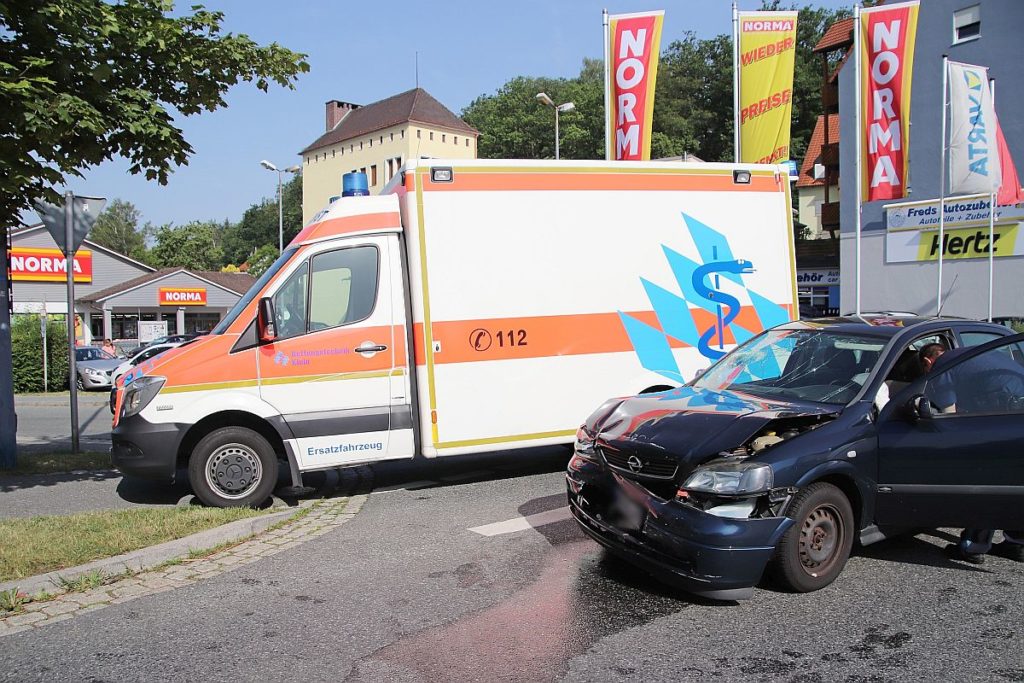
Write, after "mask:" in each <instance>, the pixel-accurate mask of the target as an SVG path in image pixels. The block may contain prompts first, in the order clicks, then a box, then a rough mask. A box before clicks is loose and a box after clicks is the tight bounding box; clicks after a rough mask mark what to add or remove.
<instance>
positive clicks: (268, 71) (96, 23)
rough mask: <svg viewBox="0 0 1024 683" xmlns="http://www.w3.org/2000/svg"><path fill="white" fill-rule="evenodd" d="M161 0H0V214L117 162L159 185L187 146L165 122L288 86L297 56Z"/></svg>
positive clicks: (216, 16)
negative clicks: (238, 91)
mask: <svg viewBox="0 0 1024 683" xmlns="http://www.w3.org/2000/svg"><path fill="white" fill-rule="evenodd" d="M172 9H173V3H172V2H171V0H119V2H117V3H110V2H106V1H104V0H17V1H16V2H10V1H7V0H4V1H2V2H0V214H2V215H4V216H6V217H8V218H7V220H8V221H12V220H15V218H14V217H15V216H17V215H18V212H19V211H21V210H23V209H28V208H31V207H32V202H33V200H35V199H39V198H45V199H48V200H49V201H52V202H59V197H58V195H57V194H56V192H54V190H53V187H54V186H56V185H59V184H62V183H64V182H66V180H67V176H68V175H81V169H83V168H86V167H88V166H92V165H95V164H98V163H100V162H102V161H104V160H107V159H111V158H112V157H114V156H115V155H120V156H122V157H124V158H126V159H128V160H129V161H130V162H131V166H130V170H131V172H132V173H144V174H145V175H146V177H147V178H148V179H151V180H157V181H159V182H160V183H163V184H166V182H167V178H168V176H169V174H170V173H171V171H172V165H179V166H180V165H183V164H186V163H187V162H188V158H189V156H190V155H191V154H192V152H193V149H192V146H191V145H190V144H189V143H188V142H187V141H186V140H185V138H184V137H183V135H182V131H181V130H180V129H179V128H178V127H177V126H175V125H174V119H173V116H174V115H181V116H191V115H194V114H198V113H199V112H201V111H203V110H206V111H212V110H214V109H218V108H220V107H223V106H225V101H224V94H225V93H226V91H227V90H228V89H229V88H230V87H231V86H232V85H235V84H236V83H238V82H239V81H249V82H255V85H256V87H258V88H259V89H261V90H264V91H265V90H267V88H268V87H269V84H270V82H271V81H274V82H276V83H278V84H280V85H282V86H286V87H294V86H293V81H294V79H295V78H296V77H297V75H298V74H299V73H301V72H305V71H308V70H309V65H308V64H307V63H306V62H305V61H304V57H305V55H302V54H299V53H296V52H292V51H291V50H288V49H285V48H284V47H281V46H280V45H277V44H276V43H272V44H270V45H268V46H260V45H258V44H257V43H255V42H254V41H252V40H251V39H250V38H249V37H248V36H245V35H241V34H232V33H223V32H222V29H221V24H222V21H223V18H224V15H223V14H222V13H221V12H211V11H208V10H205V9H203V8H202V7H201V6H199V5H196V6H193V7H192V11H191V13H189V12H185V13H182V14H181V15H178V16H172Z"/></svg>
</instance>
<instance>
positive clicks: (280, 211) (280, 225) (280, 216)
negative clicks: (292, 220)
mask: <svg viewBox="0 0 1024 683" xmlns="http://www.w3.org/2000/svg"><path fill="white" fill-rule="evenodd" d="M260 166H262V167H263V168H265V169H267V170H268V171H274V172H275V173H277V253H279V254H280V253H281V252H282V251H284V203H283V202H284V199H283V196H282V194H281V192H282V190H281V176H282V175H283V174H285V173H298V172H299V171H301V170H302V168H300V167H299V166H289V167H288V168H286V169H283V170H279V169H278V168H277V166H274V165H273V164H272V163H270V162H269V161H267V160H266V159H264V160H263V161H261V162H260Z"/></svg>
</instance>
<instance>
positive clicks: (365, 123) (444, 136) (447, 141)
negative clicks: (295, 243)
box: [301, 88, 479, 223]
mask: <svg viewBox="0 0 1024 683" xmlns="http://www.w3.org/2000/svg"><path fill="white" fill-rule="evenodd" d="M325 113H326V120H325V124H326V131H325V132H324V133H323V134H322V135H320V137H318V138H317V139H316V140H314V141H313V142H312V143H310V144H309V146H307V147H306V148H305V149H303V150H302V152H301V154H302V221H303V223H305V222H306V221H308V220H309V219H310V218H312V217H313V216H314V215H315V214H316V212H317V211H319V210H320V209H322V208H324V207H325V206H327V204H328V202H329V201H330V198H331V197H334V196H337V195H339V194H341V176H342V175H344V174H345V173H348V172H350V171H362V172H364V173H366V176H367V181H368V182H369V185H370V192H371V193H377V192H380V191H381V189H383V188H384V186H385V185H386V184H387V183H388V181H390V180H391V178H392V177H393V176H394V174H395V173H397V172H398V169H399V168H401V166H402V164H403V163H404V162H405V161H406V160H407V159H409V158H419V157H424V156H426V157H442V158H446V159H447V158H455V159H475V158H476V153H477V137H478V136H479V133H477V131H476V129H474V128H473V127H472V126H470V125H469V124H467V123H466V122H465V121H463V120H462V119H460V118H459V117H458V116H456V115H455V114H454V113H452V112H451V111H450V110H449V109H447V108H446V107H445V106H444V105H443V104H441V103H440V102H438V101H437V100H436V99H435V98H434V97H433V96H432V95H431V94H430V93H428V92H427V91H426V90H424V89H423V88H414V89H413V90H408V91H406V92H403V93H400V94H398V95H394V96H392V97H388V98H387V99H383V100H381V101H379V102H374V103H373V104H368V105H366V106H359V105H357V104H352V103H350V102H340V101H338V100H331V101H329V102H327V104H326V112H325Z"/></svg>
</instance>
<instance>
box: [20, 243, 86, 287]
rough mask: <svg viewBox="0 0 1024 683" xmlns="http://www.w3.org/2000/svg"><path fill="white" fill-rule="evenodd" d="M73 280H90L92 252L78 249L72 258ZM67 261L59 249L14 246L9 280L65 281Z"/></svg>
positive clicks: (66, 277)
mask: <svg viewBox="0 0 1024 683" xmlns="http://www.w3.org/2000/svg"><path fill="white" fill-rule="evenodd" d="M74 269H75V282H92V252H91V251H87V250H84V249H82V250H80V251H79V252H78V253H76V254H75V259H74ZM67 279H68V263H67V259H66V258H65V257H64V253H63V252H61V250H60V249H45V248H35V247H32V248H29V247H14V248H12V249H11V280H14V281H19V280H20V281H23V282H66V281H67Z"/></svg>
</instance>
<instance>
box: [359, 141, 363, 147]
mask: <svg viewBox="0 0 1024 683" xmlns="http://www.w3.org/2000/svg"><path fill="white" fill-rule="evenodd" d="M362 148H363V141H362V140H360V141H359V149H362Z"/></svg>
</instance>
